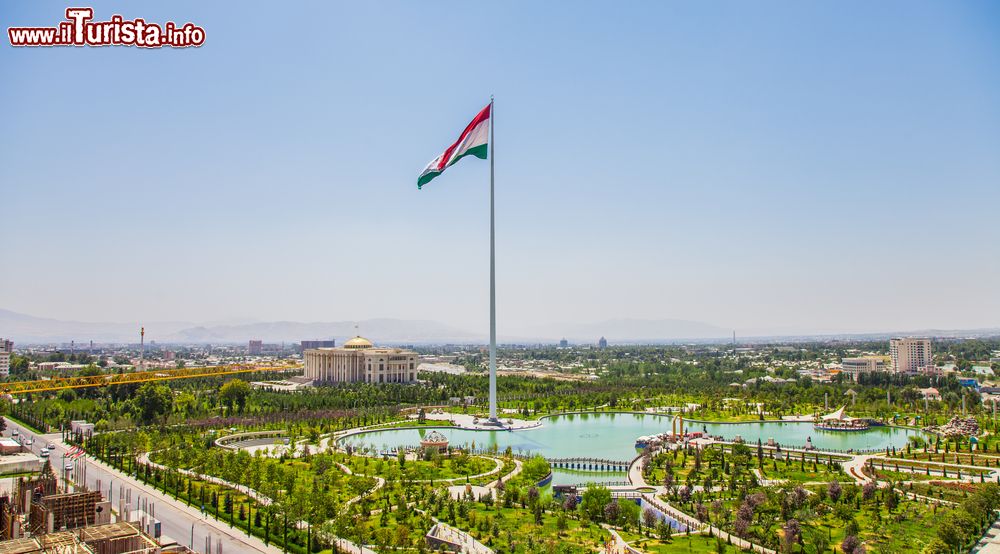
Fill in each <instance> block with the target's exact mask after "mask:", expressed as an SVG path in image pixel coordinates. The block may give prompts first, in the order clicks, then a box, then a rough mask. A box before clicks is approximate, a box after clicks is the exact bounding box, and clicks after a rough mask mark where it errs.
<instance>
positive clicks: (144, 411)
mask: <svg viewBox="0 0 1000 554" xmlns="http://www.w3.org/2000/svg"><path fill="white" fill-rule="evenodd" d="M132 402H133V406H134V407H135V411H136V415H137V417H138V419H139V422H140V423H142V424H144V425H151V424H153V423H158V422H165V421H166V418H167V416H168V415H169V414H170V412H171V411H172V410H173V407H174V394H173V392H171V390H170V387H168V386H166V385H159V384H156V383H146V384H144V385H142V386H141V387H139V390H137V391H136V392H135V398H133V400H132Z"/></svg>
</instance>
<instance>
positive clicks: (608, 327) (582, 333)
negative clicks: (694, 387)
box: [519, 319, 733, 343]
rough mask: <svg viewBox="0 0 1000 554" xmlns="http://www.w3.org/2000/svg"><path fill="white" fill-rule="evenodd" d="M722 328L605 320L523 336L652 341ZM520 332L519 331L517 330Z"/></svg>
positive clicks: (714, 335)
mask: <svg viewBox="0 0 1000 554" xmlns="http://www.w3.org/2000/svg"><path fill="white" fill-rule="evenodd" d="M732 332H733V331H732V329H725V328H723V327H718V326H715V325H710V324H708V323H704V322H701V321H687V320H683V319H608V320H605V321H599V322H595V323H579V322H577V323H558V324H552V325H538V326H533V327H530V328H528V329H525V333H524V335H526V339H533V340H539V339H549V340H559V339H560V338H565V339H567V340H569V341H570V342H581V343H596V342H597V339H599V338H600V337H605V338H606V339H608V341H610V342H612V343H615V342H636V343H655V342H663V341H677V340H683V339H720V340H721V339H725V338H726V337H728V336H731V335H732ZM519 334H520V333H519Z"/></svg>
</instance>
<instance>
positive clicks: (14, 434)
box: [10, 429, 18, 439]
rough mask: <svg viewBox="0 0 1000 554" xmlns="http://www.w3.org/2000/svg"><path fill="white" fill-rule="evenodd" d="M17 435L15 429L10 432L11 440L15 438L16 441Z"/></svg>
mask: <svg viewBox="0 0 1000 554" xmlns="http://www.w3.org/2000/svg"><path fill="white" fill-rule="evenodd" d="M17 435H18V432H17V429H14V430H13V431H11V432H10V436H11V438H15V439H16V438H17Z"/></svg>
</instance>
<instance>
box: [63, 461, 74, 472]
mask: <svg viewBox="0 0 1000 554" xmlns="http://www.w3.org/2000/svg"><path fill="white" fill-rule="evenodd" d="M63 467H64V468H66V471H73V462H66V465H65V466H63Z"/></svg>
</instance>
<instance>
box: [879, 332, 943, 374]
mask: <svg viewBox="0 0 1000 554" xmlns="http://www.w3.org/2000/svg"><path fill="white" fill-rule="evenodd" d="M889 357H890V358H891V359H892V370H893V371H894V372H896V373H929V372H932V371H934V357H933V355H932V354H931V340H930V339H916V338H896V339H890V340H889Z"/></svg>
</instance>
